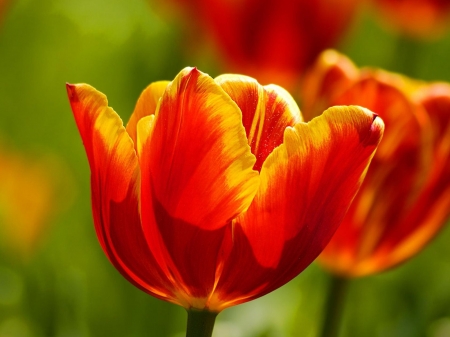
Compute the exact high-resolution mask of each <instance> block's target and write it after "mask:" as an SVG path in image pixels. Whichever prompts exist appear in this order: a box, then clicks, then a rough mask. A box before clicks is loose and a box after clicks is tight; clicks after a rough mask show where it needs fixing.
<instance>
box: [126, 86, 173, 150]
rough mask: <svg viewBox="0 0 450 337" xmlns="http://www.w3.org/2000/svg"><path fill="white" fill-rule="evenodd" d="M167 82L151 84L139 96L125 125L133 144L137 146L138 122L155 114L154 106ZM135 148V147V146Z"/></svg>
mask: <svg viewBox="0 0 450 337" xmlns="http://www.w3.org/2000/svg"><path fill="white" fill-rule="evenodd" d="M168 84H169V82H168V81H159V82H153V83H152V84H150V85H149V86H147V88H145V89H144V91H143V92H142V93H141V95H140V96H139V99H138V101H137V103H136V106H135V108H134V111H133V113H132V114H131V117H130V120H129V121H128V124H127V132H128V134H129V135H130V137H131V139H132V140H133V142H134V144H137V142H136V140H137V136H136V126H137V123H138V122H139V120H140V119H141V118H143V117H145V116H148V115H153V114H155V112H156V106H157V105H158V101H159V99H160V98H161V96H162V95H163V93H164V90H166V87H167V85H168ZM135 148H136V145H135Z"/></svg>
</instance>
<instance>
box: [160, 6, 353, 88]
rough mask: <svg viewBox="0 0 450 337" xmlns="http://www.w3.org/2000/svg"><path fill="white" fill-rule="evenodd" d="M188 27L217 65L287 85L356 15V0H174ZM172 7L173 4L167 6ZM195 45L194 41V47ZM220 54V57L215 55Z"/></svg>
mask: <svg viewBox="0 0 450 337" xmlns="http://www.w3.org/2000/svg"><path fill="white" fill-rule="evenodd" d="M172 2H175V3H177V4H179V5H181V7H182V12H183V14H184V15H182V16H181V17H182V18H184V19H185V21H186V24H187V26H188V30H189V31H191V30H194V31H195V34H194V37H193V38H192V39H190V41H189V46H187V48H192V49H195V48H198V46H199V40H202V39H203V38H206V40H210V41H212V44H213V45H214V46H215V47H216V49H217V51H218V52H217V55H219V56H220V57H223V60H221V61H223V67H222V70H224V71H225V72H233V73H246V74H249V75H250V76H254V77H255V78H258V80H259V81H261V82H268V83H276V84H279V85H281V86H283V87H285V88H287V89H288V90H289V89H292V88H294V87H296V86H297V85H298V81H299V78H300V76H301V74H302V73H303V71H304V70H305V69H306V68H307V67H308V66H309V65H311V64H312V63H313V62H314V60H315V59H316V57H317V56H318V54H319V53H320V52H321V51H323V50H324V49H326V48H331V47H335V46H336V45H337V44H338V43H339V41H340V39H341V37H342V36H343V34H344V33H345V31H346V29H347V28H348V27H349V25H350V24H351V22H352V21H353V20H352V18H353V16H354V15H355V12H356V10H357V7H358V5H359V1H357V0H341V1H339V0H316V1H309V0H296V1H291V0H241V1H229V0H195V1H183V0H173V1H172ZM169 10H170V11H171V12H174V10H173V6H172V7H171V8H169ZM193 46H195V47H193ZM218 58H219V57H218Z"/></svg>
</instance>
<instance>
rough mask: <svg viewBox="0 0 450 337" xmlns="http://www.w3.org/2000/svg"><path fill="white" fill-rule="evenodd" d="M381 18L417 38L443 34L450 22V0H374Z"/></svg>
mask: <svg viewBox="0 0 450 337" xmlns="http://www.w3.org/2000/svg"><path fill="white" fill-rule="evenodd" d="M373 2H374V4H375V6H376V7H377V9H378V10H379V11H380V15H379V17H380V19H383V21H384V22H385V23H386V25H388V26H389V27H392V28H394V29H395V30H397V31H398V32H400V33H402V34H404V35H407V36H411V37H415V38H433V37H437V36H440V35H442V34H443V33H444V32H445V31H446V30H447V29H448V28H449V23H450V1H448V0H373Z"/></svg>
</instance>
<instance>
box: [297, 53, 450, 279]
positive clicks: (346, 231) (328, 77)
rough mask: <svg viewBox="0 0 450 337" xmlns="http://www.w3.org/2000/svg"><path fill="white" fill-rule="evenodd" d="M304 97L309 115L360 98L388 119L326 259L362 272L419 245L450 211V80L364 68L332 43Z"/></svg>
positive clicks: (342, 270)
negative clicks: (427, 80) (439, 81)
mask: <svg viewBox="0 0 450 337" xmlns="http://www.w3.org/2000/svg"><path fill="white" fill-rule="evenodd" d="M302 98H303V101H304V111H305V115H307V116H308V117H309V118H312V117H313V116H315V115H316V114H317V111H318V110H319V109H323V108H326V107H327V106H332V105H336V104H358V105H362V106H365V107H367V108H369V109H371V110H373V111H375V112H376V113H377V114H379V115H380V116H381V117H382V118H383V120H384V121H385V123H386V133H385V136H384V140H383V142H382V143H381V145H380V147H379V149H378V151H377V153H376V155H375V156H374V159H373V161H372V165H371V166H370V168H369V171H368V173H367V177H366V179H365V181H364V183H363V185H362V187H361V189H360V191H359V193H358V195H357V196H356V198H355V200H354V201H353V203H352V205H351V207H350V209H349V211H348V213H347V215H346V217H345V218H344V221H343V222H342V224H341V226H340V227H339V229H338V231H337V232H336V234H335V236H334V237H333V239H332V240H331V242H330V244H329V245H328V246H327V248H326V249H325V250H324V251H323V253H322V254H321V255H320V257H319V261H320V263H321V264H322V265H323V266H325V267H326V268H327V269H328V270H330V271H332V272H333V273H336V274H338V275H340V276H343V277H357V276H363V275H369V274H373V273H377V272H380V271H383V270H385V269H388V268H391V267H393V266H395V265H397V264H399V263H401V262H403V261H405V260H406V259H408V258H410V257H412V256H413V255H414V254H416V253H417V252H419V251H420V250H421V249H422V248H423V247H424V246H425V245H426V244H427V243H428V242H429V241H430V240H431V239H432V238H433V237H434V236H435V235H436V234H437V232H438V231H439V229H440V228H441V227H442V226H443V225H444V224H445V222H446V220H447V218H448V216H449V215H450V179H449V176H450V160H449V158H450V142H449V141H450V139H449V137H450V127H449V125H450V124H449V117H450V115H449V113H450V85H447V84H431V85H429V84H424V83H421V82H418V81H413V80H411V79H408V78H406V77H402V76H400V75H396V74H392V73H388V72H385V71H381V70H374V69H361V70H359V69H358V68H356V67H355V65H353V63H352V62H351V61H350V60H349V59H348V58H346V57H345V56H343V55H340V54H338V53H337V52H335V51H331V50H330V51H326V52H324V53H323V54H322V55H321V56H320V57H319V59H318V61H317V63H316V65H315V66H314V67H313V68H312V69H311V72H310V73H309V74H308V76H307V78H306V80H305V82H304V85H303V91H302Z"/></svg>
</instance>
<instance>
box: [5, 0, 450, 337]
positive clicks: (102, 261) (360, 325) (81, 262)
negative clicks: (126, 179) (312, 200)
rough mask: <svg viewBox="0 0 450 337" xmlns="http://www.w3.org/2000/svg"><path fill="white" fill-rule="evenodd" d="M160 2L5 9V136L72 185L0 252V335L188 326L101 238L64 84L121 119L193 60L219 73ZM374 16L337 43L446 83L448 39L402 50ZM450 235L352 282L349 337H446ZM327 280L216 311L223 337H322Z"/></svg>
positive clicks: (316, 272) (41, 0)
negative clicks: (53, 164) (32, 243)
mask: <svg viewBox="0 0 450 337" xmlns="http://www.w3.org/2000/svg"><path fill="white" fill-rule="evenodd" d="M152 8H153V7H152V4H151V3H150V4H149V3H147V2H145V1H144V0H128V1H121V0H109V1H107V0H79V1H69V0H16V1H12V2H11V3H10V5H9V10H8V12H5V13H3V19H2V20H1V21H0V23H1V26H0V140H1V141H2V143H3V144H5V145H6V146H8V147H9V148H14V149H16V150H17V151H20V152H21V153H22V154H23V155H27V154H29V155H32V156H33V157H42V158H48V157H47V156H49V155H51V156H52V158H56V157H57V158H58V161H60V162H61V163H64V164H63V165H64V166H65V167H67V168H68V175H70V176H71V177H72V178H71V179H72V180H73V183H72V184H73V186H74V189H75V191H76V193H74V194H73V196H74V197H73V199H74V200H72V201H71V206H70V208H69V209H67V210H65V211H64V212H62V213H60V214H59V215H57V216H55V217H53V218H52V219H51V225H49V226H46V227H45V228H46V230H47V233H45V235H42V242H41V243H40V244H39V245H38V249H37V250H36V251H34V255H33V256H32V258H31V259H29V260H27V261H26V262H25V261H22V262H21V261H18V260H17V259H15V258H11V254H2V255H1V256H0V337H42V336H58V337H63V336H64V337H65V336H67V337H69V336H70V337H75V336H76V337H78V336H79V337H88V336H124V337H138V336H183V335H184V329H185V320H186V314H185V313H184V310H183V309H181V308H178V307H176V306H174V305H171V304H168V303H165V302H162V301H159V300H156V299H154V298H152V297H150V296H148V295H146V294H144V293H143V292H141V291H139V290H138V289H136V288H134V287H133V286H132V285H131V284H129V283H128V282H127V281H126V280H125V279H124V278H122V277H121V276H120V275H119V273H118V272H117V271H116V270H115V269H114V267H112V265H111V264H110V263H109V262H108V261H107V258H106V257H105V256H104V254H103V252H102V250H101V248H100V246H99V244H98V243H97V239H96V236H95V231H94V227H93V224H92V216H91V208H90V197H89V196H90V188H89V167H88V163H87V160H86V156H85V152H84V148H83V146H82V143H81V140H80V137H79V134H78V131H77V129H76V125H75V123H74V120H73V117H72V113H71V111H70V108H69V104H68V101H67V96H66V92H65V86H64V84H65V82H71V83H78V82H86V83H89V84H91V85H93V86H94V87H96V88H97V89H99V90H100V91H102V92H104V93H106V94H107V96H108V99H109V102H110V105H111V106H112V107H114V109H115V110H116V111H117V112H118V113H119V114H120V115H121V116H122V117H123V118H124V120H125V121H126V120H127V119H128V116H129V115H130V113H131V111H132V110H133V108H134V104H135V102H136V100H137V98H138V96H139V94H140V92H141V90H143V89H144V88H145V86H146V85H147V84H149V83H150V82H152V81H156V80H161V79H168V80H170V79H172V78H173V77H174V76H175V75H176V74H177V73H178V71H179V70H180V69H182V68H183V67H185V66H187V65H191V66H194V65H196V66H198V67H199V68H200V69H201V70H202V71H205V72H208V73H210V74H211V75H212V76H216V75H218V74H217V73H216V72H215V71H216V70H215V68H214V60H213V59H211V55H214V53H210V54H209V53H206V54H205V58H203V59H202V58H199V59H193V57H192V56H190V55H189V54H188V53H186V52H185V50H184V49H183V45H184V42H183V34H182V32H181V29H180V27H179V26H176V25H174V24H173V23H170V24H169V23H168V22H166V21H164V19H163V18H161V17H159V16H158V15H157V13H155V12H154V11H153V10H152ZM367 13H368V11H366V12H365V14H362V15H361V16H360V17H359V19H358V22H357V23H356V24H355V25H354V27H353V30H352V31H351V32H350V33H349V34H348V35H347V36H346V38H345V40H344V41H343V43H342V45H341V47H340V48H339V49H340V50H341V51H342V52H344V53H346V54H347V55H349V56H350V58H352V59H353V60H354V61H355V62H356V63H357V64H358V65H360V66H364V65H370V66H375V67H383V68H386V69H388V70H392V71H400V70H401V71H405V72H406V73H407V74H408V75H411V76H415V77H418V78H421V79H425V80H429V81H432V80H443V81H447V82H448V81H450V63H449V62H448V59H449V56H450V34H447V35H446V36H445V37H444V38H442V39H440V40H437V41H433V42H423V43H421V44H419V43H418V42H417V43H416V42H414V43H409V44H408V48H409V51H407V52H405V51H404V50H405V48H400V51H399V44H400V42H399V41H400V40H401V39H400V37H397V36H394V35H392V33H390V32H386V31H384V30H382V28H380V27H379V26H378V24H377V22H376V21H375V20H374V19H373V18H372V17H371V16H370V15H369V14H367ZM412 48H413V49H412ZM200 56H201V55H200V54H196V57H200ZM411 58H414V62H411V63H412V64H410V65H409V66H408V67H404V66H405V62H407V60H410V59H411ZM405 60H406V61H405ZM293 94H295V93H293ZM0 178H1V177H0ZM24 193H31V192H30V191H29V190H28V189H25V190H24ZM70 195H71V193H63V194H61V195H60V198H70ZM0 211H1V208H0ZM26 211H27V210H24V212H26ZM449 240H450V230H449V229H448V228H445V229H444V230H443V232H442V233H441V234H440V235H439V236H438V237H437V239H436V240H435V241H434V242H433V243H432V244H431V245H429V246H428V247H427V248H426V249H425V250H424V251H423V252H422V253H421V254H419V255H418V256H417V257H415V258H414V259H412V260H411V261H409V262H407V263H406V264H404V265H403V266H401V267H399V268H397V269H395V270H392V271H389V272H386V273H383V274H380V275H377V276H373V277H367V278H363V279H359V280H355V281H353V282H352V283H351V286H350V290H349V296H348V301H347V303H346V307H345V313H344V324H343V326H342V336H343V337H353V336H354V337H361V336H365V337H376V336H377V337H378V336H380V337H390V336H392V337H394V336H395V337H398V336H408V337H415V336H417V337H419V336H426V337H445V336H450V286H449V284H450V247H449V245H448V242H449ZM327 277H328V276H327V275H326V274H325V273H324V272H323V271H322V270H321V269H320V268H319V267H317V266H316V265H312V266H311V267H309V268H308V269H307V270H306V271H305V272H304V273H303V274H301V275H300V276H299V277H297V278H296V279H294V280H293V281H292V282H290V283H289V284H288V285H286V286H285V287H283V288H281V289H279V290H277V291H275V292H273V293H272V294H269V295H268V296H266V297H264V298H261V299H258V300H255V301H253V302H250V303H247V304H243V305H240V306H237V307H235V308H231V309H228V310H226V311H225V312H224V313H222V314H220V315H219V316H218V320H217V325H216V328H215V333H214V336H215V337H222V336H223V337H225V336H235V337H241V336H242V337H243V336H255V337H266V336H267V337H268V336H270V337H284V336H307V337H314V336H316V334H317V332H318V329H319V326H320V324H321V320H322V306H323V301H324V298H325V293H326V291H327V282H328V279H327Z"/></svg>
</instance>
